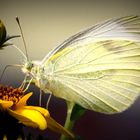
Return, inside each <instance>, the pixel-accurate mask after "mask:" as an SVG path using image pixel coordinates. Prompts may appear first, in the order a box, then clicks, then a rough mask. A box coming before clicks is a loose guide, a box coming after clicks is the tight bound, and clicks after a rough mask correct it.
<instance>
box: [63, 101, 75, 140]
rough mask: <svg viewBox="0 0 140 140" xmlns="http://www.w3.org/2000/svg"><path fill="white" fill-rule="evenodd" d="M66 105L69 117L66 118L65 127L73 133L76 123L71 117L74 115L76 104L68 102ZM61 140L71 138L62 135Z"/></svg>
mask: <svg viewBox="0 0 140 140" xmlns="http://www.w3.org/2000/svg"><path fill="white" fill-rule="evenodd" d="M66 103H67V116H66V121H65V125H64V127H65V128H66V129H67V130H68V131H72V129H73V126H74V123H75V121H71V120H70V117H71V113H72V110H73V107H74V105H75V103H72V102H68V101H67V102H66ZM60 140H69V138H68V137H67V136H65V135H61V138H60Z"/></svg>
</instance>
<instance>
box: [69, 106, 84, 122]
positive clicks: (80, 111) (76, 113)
mask: <svg viewBox="0 0 140 140" xmlns="http://www.w3.org/2000/svg"><path fill="white" fill-rule="evenodd" d="M85 112H86V109H85V108H83V107H81V106H79V105H77V104H75V106H74V108H73V110H72V113H71V118H70V119H71V121H76V120H78V119H79V118H80V117H81V116H83V115H84V114H85Z"/></svg>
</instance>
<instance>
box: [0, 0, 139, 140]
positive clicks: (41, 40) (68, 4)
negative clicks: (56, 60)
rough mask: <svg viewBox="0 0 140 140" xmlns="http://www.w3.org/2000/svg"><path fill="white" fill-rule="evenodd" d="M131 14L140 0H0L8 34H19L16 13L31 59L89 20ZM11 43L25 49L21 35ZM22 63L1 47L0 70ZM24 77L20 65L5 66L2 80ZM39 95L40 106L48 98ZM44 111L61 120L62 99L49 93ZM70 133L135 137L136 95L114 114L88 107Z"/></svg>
mask: <svg viewBox="0 0 140 140" xmlns="http://www.w3.org/2000/svg"><path fill="white" fill-rule="evenodd" d="M135 14H137V15H139V14H140V1H139V0H111V1H107V0H104V1H101V0H92V1H90V0H81V1H80V0H79V1H78V0H77V1H76V0H75V1H72V0H69V1H68V0H65V1H61V0H60V1H58V0H56V1H54V0H24V1H22V0H0V18H1V19H2V21H3V22H4V23H5V25H6V28H7V31H8V33H9V34H10V35H15V34H19V28H18V26H17V24H16V21H15V16H19V17H20V20H21V23H22V28H23V30H24V35H25V39H26V42H27V46H28V53H29V56H30V58H31V59H33V60H34V59H35V60H41V59H42V58H43V57H44V56H45V55H46V54H47V53H48V52H49V51H50V50H51V49H52V48H54V47H56V46H57V45H58V44H59V43H61V42H62V41H63V40H64V39H66V38H67V37H69V36H71V35H73V34H75V33H76V32H79V31H80V30H82V29H85V28H87V27H89V26H92V25H93V24H96V23H98V22H101V21H104V20H107V19H110V18H113V17H120V16H125V15H135ZM13 42H14V44H16V45H17V46H18V47H19V48H20V49H22V50H23V51H24V48H23V42H22V40H21V39H14V40H13ZM23 61H24V59H23V58H22V56H21V54H20V53H19V52H17V50H15V49H14V48H12V47H9V48H6V49H5V50H3V51H0V63H1V65H0V74H1V72H2V70H3V69H4V66H5V65H7V64H21V63H22V62H23ZM23 78H24V74H23V73H22V72H21V70H20V69H18V68H10V69H8V70H7V71H6V73H5V75H4V78H3V80H2V83H3V84H7V85H12V86H14V87H18V86H19V85H20V84H21V82H22V80H23ZM29 91H34V96H33V97H32V98H31V99H30V103H31V104H33V105H37V104H38V93H39V90H38V89H37V88H36V87H34V86H31V87H30V89H29ZM44 96H47V95H44ZM44 98H45V100H44V101H43V105H45V102H46V100H47V97H44ZM35 99H36V100H35ZM49 109H50V112H51V115H52V116H53V117H54V118H55V119H56V120H57V121H58V122H60V123H61V124H63V123H64V120H65V117H66V106H65V103H64V102H63V101H62V100H60V99H57V98H55V97H53V99H52V100H51V103H50V106H49ZM29 131H32V132H33V133H34V134H36V133H35V132H36V130H33V129H31V128H28V129H25V132H26V134H27V133H28V132H29ZM40 133H41V134H43V135H45V136H46V137H47V138H49V139H52V140H57V139H58V138H59V135H57V134H55V133H53V132H51V131H49V130H48V131H47V132H46V131H45V132H40ZM74 133H76V134H78V135H80V136H82V137H83V138H84V139H85V140H139V139H140V98H139V99H137V100H136V102H135V103H134V104H133V105H132V106H131V107H130V108H129V109H128V110H126V111H124V112H123V113H119V114H115V115H104V114H100V113H96V112H94V111H87V112H86V114H85V115H84V116H83V117H82V118H81V119H80V120H79V121H78V122H77V123H76V125H75V127H74Z"/></svg>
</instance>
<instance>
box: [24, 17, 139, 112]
mask: <svg viewBox="0 0 140 140" xmlns="http://www.w3.org/2000/svg"><path fill="white" fill-rule="evenodd" d="M22 71H23V72H24V73H25V74H26V75H27V76H29V77H31V80H33V81H34V82H35V85H36V86H38V87H39V88H40V89H41V90H42V91H44V92H45V93H52V94H53V95H54V96H57V97H59V98H63V99H65V100H67V101H70V102H74V103H77V104H78V105H80V106H82V107H84V108H86V109H89V110H94V111H97V112H100V113H105V114H114V113H117V112H122V111H124V110H125V109H127V108H128V107H129V106H130V105H131V104H132V103H134V101H135V99H136V98H137V97H138V96H139V93H140V16H126V17H120V18H113V19H110V20H107V21H105V22H102V23H99V24H97V25H95V26H93V27H90V28H88V29H86V30H83V31H81V32H79V33H77V34H75V35H73V36H71V37H70V38H68V39H67V40H65V41H64V42H63V43H62V44H60V45H58V46H57V47H56V48H55V49H53V50H52V51H50V52H49V53H48V54H47V55H46V56H45V57H44V59H43V60H42V61H30V60H29V59H26V62H25V64H24V66H23V67H22Z"/></svg>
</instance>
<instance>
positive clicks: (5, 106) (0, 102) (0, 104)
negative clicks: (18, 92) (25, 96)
mask: <svg viewBox="0 0 140 140" xmlns="http://www.w3.org/2000/svg"><path fill="white" fill-rule="evenodd" d="M12 105H13V102H12V101H4V100H0V107H1V109H8V108H10V107H11V106H12Z"/></svg>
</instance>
